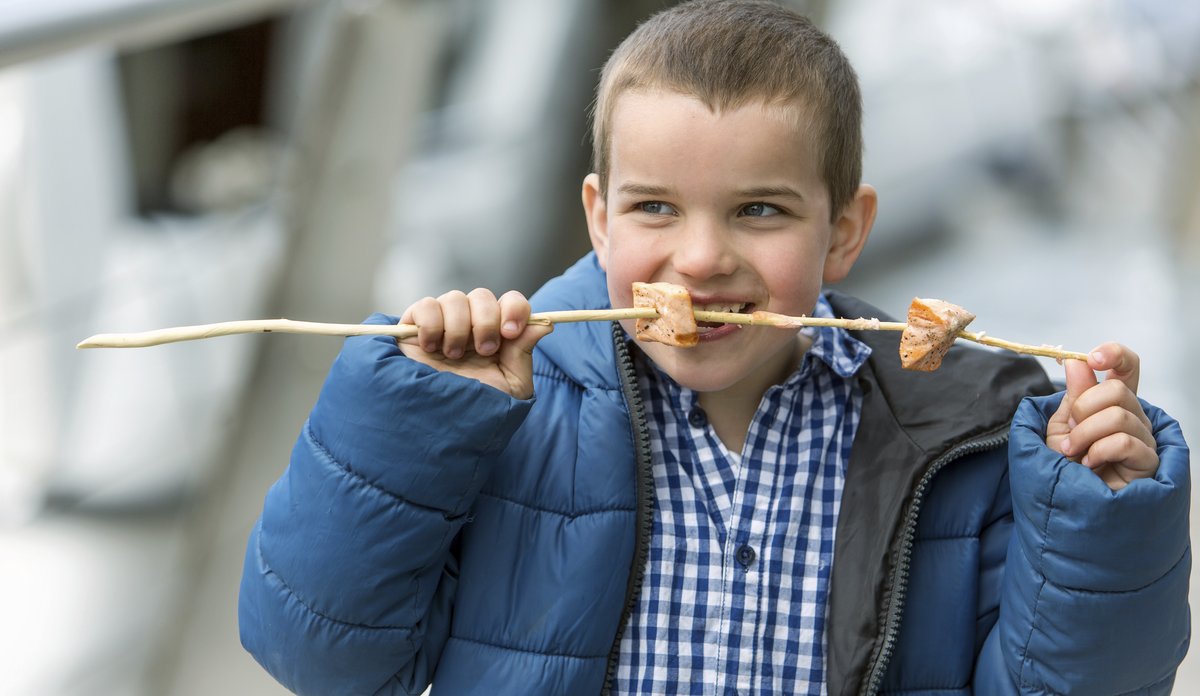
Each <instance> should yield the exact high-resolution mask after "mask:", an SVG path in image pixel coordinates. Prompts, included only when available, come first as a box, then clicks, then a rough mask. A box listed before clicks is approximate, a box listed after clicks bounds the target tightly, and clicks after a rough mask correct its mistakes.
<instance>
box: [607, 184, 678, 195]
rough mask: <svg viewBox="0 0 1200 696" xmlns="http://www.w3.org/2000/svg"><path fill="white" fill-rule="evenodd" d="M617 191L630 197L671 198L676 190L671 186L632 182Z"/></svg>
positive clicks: (622, 185)
mask: <svg viewBox="0 0 1200 696" xmlns="http://www.w3.org/2000/svg"><path fill="white" fill-rule="evenodd" d="M617 191H618V192H620V193H624V194H626V195H629V196H669V195H671V194H672V193H674V190H673V189H672V188H671V187H669V186H655V185H654V184H639V183H637V182H632V181H631V182H627V183H624V184H621V186H620V187H619V188H617Z"/></svg>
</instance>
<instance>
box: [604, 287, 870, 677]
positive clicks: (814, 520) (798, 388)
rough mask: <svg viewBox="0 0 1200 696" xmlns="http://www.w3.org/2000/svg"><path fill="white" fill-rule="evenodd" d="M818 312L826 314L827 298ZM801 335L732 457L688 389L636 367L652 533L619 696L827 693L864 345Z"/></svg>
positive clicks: (820, 333) (624, 647)
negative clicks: (831, 616) (796, 361)
mask: <svg viewBox="0 0 1200 696" xmlns="http://www.w3.org/2000/svg"><path fill="white" fill-rule="evenodd" d="M814 315H815V316H832V310H831V309H830V307H829V304H828V302H827V301H826V300H825V298H824V297H822V298H821V299H820V300H819V301H818V304H817V307H816V309H815V311H814ZM805 332H806V333H807V335H808V336H809V337H810V338H811V339H812V341H813V344H812V347H811V348H810V349H809V350H808V352H807V353H806V354H805V356H804V358H803V360H802V362H801V364H800V367H799V368H798V369H797V370H796V372H794V373H793V374H792V375H791V376H790V377H789V378H788V379H787V380H786V381H785V382H784V383H783V384H779V385H775V386H773V387H771V388H770V389H768V390H767V392H766V394H764V395H763V398H762V401H761V403H760V404H759V407H758V411H757V412H756V413H755V414H754V420H753V422H752V423H751V424H750V430H749V431H748V433H747V436H746V443H745V447H744V449H743V450H742V452H740V453H733V452H729V451H727V450H726V449H725V446H724V445H723V444H722V443H721V441H720V440H719V439H718V438H717V435H716V433H715V432H714V431H713V429H712V428H711V427H710V426H709V425H708V422H707V419H706V417H705V415H704V411H703V410H702V409H700V406H699V401H698V394H697V393H696V392H694V391H692V390H690V389H685V388H682V387H680V386H679V385H677V384H675V382H674V381H673V380H671V379H670V378H669V377H667V376H666V375H665V374H663V373H661V372H660V371H658V370H657V369H656V368H654V367H653V366H651V365H650V363H649V361H648V360H645V359H641V360H639V361H638V363H639V368H638V378H639V382H640V387H641V391H642V395H643V397H644V399H645V404H646V414H647V420H648V422H649V427H650V432H651V435H650V437H651V444H652V450H653V452H652V463H653V469H654V482H655V503H654V529H653V537H652V539H651V542H650V556H649V560H648V562H647V566H646V576H645V582H644V584H643V586H642V592H641V596H640V597H639V599H638V605H637V607H636V608H635V610H634V612H633V614H632V616H631V617H630V623H629V625H628V626H626V628H625V634H624V637H623V638H622V640H621V648H620V658H619V663H618V669H617V676H616V681H615V690H616V692H617V693H623V694H668V693H687V694H705V695H708V696H716V695H718V694H720V695H725V694H735V693H736V694H740V695H741V696H746V695H747V694H763V693H770V694H824V693H825V657H824V655H825V617H826V610H827V607H828V602H827V597H828V589H829V569H830V566H831V565H832V562H833V538H834V531H835V529H836V526H837V515H838V508H839V505H840V503H841V493H842V482H843V480H844V477H845V466H846V462H847V461H848V460H849V457H850V447H851V444H852V442H853V440H854V432H855V429H856V428H857V426H858V418H859V412H860V408H861V403H862V399H861V394H859V393H858V391H857V389H856V387H855V385H854V380H853V375H854V373H855V372H857V371H858V369H859V368H860V367H861V366H862V364H863V363H864V362H865V361H866V359H867V356H868V355H869V354H870V349H869V348H868V347H867V346H866V345H865V344H863V343H862V342H860V341H858V340H856V339H854V338H853V337H851V336H850V334H849V333H847V332H845V331H843V330H841V329H820V330H814V329H806V330H805ZM634 353H635V354H637V355H640V352H639V351H634Z"/></svg>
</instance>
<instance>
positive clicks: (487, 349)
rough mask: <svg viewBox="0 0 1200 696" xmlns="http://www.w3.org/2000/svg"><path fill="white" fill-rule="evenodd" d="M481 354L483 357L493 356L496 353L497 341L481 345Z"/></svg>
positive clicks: (485, 342)
mask: <svg viewBox="0 0 1200 696" xmlns="http://www.w3.org/2000/svg"><path fill="white" fill-rule="evenodd" d="M479 352H480V353H481V354H483V355H491V354H492V353H495V352H496V342H495V341H484V342H483V343H481V344H480V345H479Z"/></svg>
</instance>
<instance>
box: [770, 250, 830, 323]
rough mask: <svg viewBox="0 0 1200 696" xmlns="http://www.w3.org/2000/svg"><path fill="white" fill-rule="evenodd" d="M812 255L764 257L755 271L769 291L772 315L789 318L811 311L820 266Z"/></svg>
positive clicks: (817, 288) (814, 255) (818, 259)
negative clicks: (774, 312)
mask: <svg viewBox="0 0 1200 696" xmlns="http://www.w3.org/2000/svg"><path fill="white" fill-rule="evenodd" d="M813 251H814V250H811V249H810V250H807V253H795V254H779V253H777V254H775V255H767V256H764V260H763V263H762V264H761V265H760V266H759V271H760V273H761V274H762V277H763V282H765V283H766V284H767V287H768V288H769V289H770V293H771V298H772V305H774V306H775V307H776V308H777V309H776V310H775V311H778V312H780V313H781V314H790V315H798V314H808V313H810V312H811V311H812V308H813V305H814V304H815V303H816V300H817V295H818V294H819V293H820V291H821V279H822V266H823V263H822V262H823V257H820V255H819V254H814V253H813ZM818 257H820V258H818Z"/></svg>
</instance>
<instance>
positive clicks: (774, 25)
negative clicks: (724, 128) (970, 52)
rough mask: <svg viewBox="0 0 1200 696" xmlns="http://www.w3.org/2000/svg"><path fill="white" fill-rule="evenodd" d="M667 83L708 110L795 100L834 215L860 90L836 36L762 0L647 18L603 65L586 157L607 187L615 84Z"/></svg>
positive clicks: (856, 141) (691, 5)
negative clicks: (809, 121) (810, 124)
mask: <svg viewBox="0 0 1200 696" xmlns="http://www.w3.org/2000/svg"><path fill="white" fill-rule="evenodd" d="M637 89H668V90H671V91H676V92H680V93H682V94H687V95H690V96H694V97H696V98H697V99H699V100H701V101H702V102H703V103H704V104H705V105H706V106H708V108H709V109H712V110H713V111H721V110H725V109H736V108H738V107H740V106H743V105H745V104H747V103H749V102H751V101H754V100H761V101H763V102H764V103H766V104H781V105H782V104H789V103H800V104H802V105H803V106H804V107H805V108H806V109H807V111H806V113H807V114H808V115H810V116H811V117H812V118H813V119H814V126H815V130H816V132H815V133H814V136H815V142H816V143H817V158H818V162H817V165H818V167H819V171H820V172H821V176H822V178H823V180H824V182H825V186H826V187H827V188H828V189H829V203H830V212H831V214H832V215H833V217H834V218H835V219H836V218H837V215H838V214H839V213H840V212H841V210H842V208H843V207H844V206H845V205H846V204H848V203H849V202H850V201H851V200H853V199H854V195H855V192H856V191H857V190H858V186H859V183H860V180H861V178H862V149H863V144H862V96H861V95H860V93H859V88H858V77H857V76H856V75H855V73H854V69H853V68H852V67H851V66H850V61H849V60H847V59H846V56H845V55H844V54H843V53H842V51H841V49H840V48H839V47H838V45H837V43H835V42H834V40H833V39H831V38H830V37H829V36H828V35H826V34H825V33H824V32H822V31H821V30H820V29H818V28H817V27H816V26H815V25H814V24H813V23H812V22H811V21H810V20H809V19H808V18H807V17H805V16H803V15H801V14H799V13H797V12H795V11H793V10H791V9H788V8H786V7H782V6H780V5H777V4H774V3H772V2H765V1H763V0H692V1H691V2H685V3H682V4H679V5H676V6H674V7H671V8H669V9H666V10H663V11H662V12H659V13H658V14H655V15H654V16H652V17H650V19H648V20H646V21H645V22H644V23H642V24H641V25H640V26H638V28H637V29H635V30H634V31H633V33H631V34H630V35H629V36H628V37H626V38H625V40H624V41H622V42H621V44H620V45H619V46H618V47H617V49H616V50H615V51H613V54H612V55H611V56H610V57H609V59H608V61H607V62H606V63H605V65H604V69H603V71H602V72H601V74H600V82H599V85H598V86H597V89H596V102H595V105H594V109H593V112H592V158H593V160H592V161H593V167H594V169H595V172H596V173H597V174H598V175H599V177H600V189H601V191H605V192H606V191H607V190H608V168H609V165H610V162H609V152H610V150H611V146H612V131H611V127H612V115H613V108H614V104H615V103H616V99H617V97H618V96H620V95H621V93H623V92H626V91H629V90H637Z"/></svg>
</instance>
